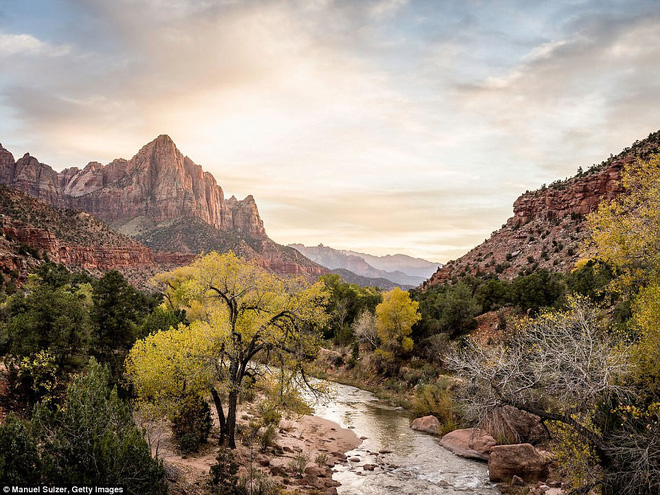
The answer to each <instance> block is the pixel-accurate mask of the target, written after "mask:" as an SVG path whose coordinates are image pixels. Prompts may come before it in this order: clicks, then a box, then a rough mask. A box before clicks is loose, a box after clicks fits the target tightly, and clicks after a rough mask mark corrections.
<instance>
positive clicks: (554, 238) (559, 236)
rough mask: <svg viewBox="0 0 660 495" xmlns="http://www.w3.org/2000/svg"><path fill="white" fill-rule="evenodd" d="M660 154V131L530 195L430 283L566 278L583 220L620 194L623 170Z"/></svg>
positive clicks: (578, 244) (584, 233)
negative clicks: (546, 273) (537, 274)
mask: <svg viewBox="0 0 660 495" xmlns="http://www.w3.org/2000/svg"><path fill="white" fill-rule="evenodd" d="M658 150H660V131H658V132H655V133H653V134H650V135H649V137H648V138H647V139H645V140H643V141H637V142H635V143H634V144H633V145H632V146H631V147H629V148H626V149H625V150H624V151H623V152H622V153H620V154H619V155H617V156H611V157H610V158H609V159H607V160H606V161H604V162H602V163H601V164H600V165H596V166H594V167H592V168H591V169H589V170H587V171H586V172H581V171H580V172H579V173H578V174H577V175H576V176H574V177H572V178H570V179H566V180H564V181H556V182H554V183H552V184H550V185H549V186H547V187H546V186H545V185H544V186H543V187H541V189H538V190H536V191H531V192H530V191H528V192H526V193H525V194H523V195H522V196H520V197H519V198H518V199H517V200H516V201H515V202H514V204H513V216H512V217H511V218H509V219H508V220H507V222H506V223H505V224H504V225H502V228H501V229H499V230H496V231H495V232H493V233H492V234H491V236H490V238H489V239H486V240H485V241H484V242H483V243H481V244H480V245H479V246H477V247H475V248H474V249H472V250H471V251H470V252H468V253H467V254H465V255H464V256H462V257H461V258H459V259H457V260H454V261H450V262H449V263H447V264H446V265H445V266H444V267H443V268H441V269H439V270H438V271H437V272H436V273H435V274H434V275H433V276H432V277H431V278H430V279H429V281H428V282H427V284H429V285H433V284H436V283H444V282H446V281H448V280H451V279H452V278H454V277H461V276H465V275H477V274H488V273H495V274H497V275H498V276H499V277H501V278H506V279H513V278H515V277H516V276H518V275H523V274H528V273H532V272H533V271H536V270H537V269H548V270H553V271H561V272H568V271H570V270H571V269H572V268H573V267H574V265H575V262H576V261H577V260H578V258H579V256H580V251H581V249H582V247H583V241H584V239H585V237H586V236H587V234H588V232H587V229H586V225H585V223H584V220H585V215H587V214H589V213H591V212H593V211H595V210H596V209H597V208H598V205H599V203H600V202H601V201H607V200H611V199H613V198H614V197H615V196H616V195H617V194H620V193H621V191H622V186H621V181H620V179H621V171H622V170H623V168H624V166H626V165H627V164H630V163H634V162H636V161H637V160H640V159H641V160H643V159H645V158H647V157H648V156H649V155H650V154H653V153H657V152H658Z"/></svg>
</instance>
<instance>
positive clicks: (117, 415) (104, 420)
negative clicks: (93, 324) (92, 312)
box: [33, 359, 167, 495]
mask: <svg viewBox="0 0 660 495" xmlns="http://www.w3.org/2000/svg"><path fill="white" fill-rule="evenodd" d="M109 380H110V373H109V371H108V369H107V368H106V367H102V366H101V365H100V364H98V363H97V362H96V361H94V360H93V359H92V360H91V361H90V364H89V373H88V374H87V375H85V376H80V377H78V378H76V379H75V380H74V381H73V383H72V384H71V385H70V386H69V388H68V391H67V396H66V400H65V403H64V406H63V407H61V408H57V409H55V410H54V411H52V410H50V409H49V408H48V407H47V406H45V405H43V404H38V405H37V407H36V408H35V412H34V416H33V425H34V427H35V430H36V432H37V434H38V435H39V438H40V440H41V444H42V445H43V451H42V463H43V467H44V478H45V481H47V482H48V483H53V484H62V485H64V484H75V485H125V484H126V483H127V481H128V480H130V484H129V485H128V486H127V492H126V493H128V494H136V495H138V494H139V495H162V494H164V493H166V492H167V485H166V483H165V471H164V469H163V465H162V463H161V462H160V461H159V460H158V459H154V458H152V457H151V449H150V448H149V445H148V444H147V442H146V441H145V439H144V437H143V436H142V432H141V431H140V430H139V429H138V428H137V426H136V425H135V422H134V420H133V416H132V414H131V411H130V409H129V408H128V406H127V405H126V404H125V403H124V402H123V401H122V400H121V399H120V398H119V397H118V395H117V389H116V388H114V389H112V390H110V388H109V386H108V384H109Z"/></svg>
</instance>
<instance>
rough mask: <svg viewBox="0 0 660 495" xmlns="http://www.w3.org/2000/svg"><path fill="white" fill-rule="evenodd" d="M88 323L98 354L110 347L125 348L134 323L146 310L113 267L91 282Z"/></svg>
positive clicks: (131, 339) (132, 335)
mask: <svg viewBox="0 0 660 495" xmlns="http://www.w3.org/2000/svg"><path fill="white" fill-rule="evenodd" d="M92 301H93V307H92V311H91V317H92V322H93V324H94V330H95V333H96V345H97V346H98V348H99V349H100V355H101V357H104V358H107V357H108V354H109V352H110V350H111V349H124V350H128V349H130V347H131V346H132V345H133V342H134V341H135V337H136V325H137V323H138V321H140V320H141V317H143V316H144V314H145V313H146V300H145V298H144V296H143V295H142V294H141V293H139V292H138V291H136V290H135V288H134V287H133V286H132V285H131V284H129V283H128V282H127V281H126V279H125V278H124V276H123V275H122V274H121V273H119V272H118V271H116V270H110V271H109V272H106V273H105V274H104V275H103V277H101V278H100V279H99V280H98V281H97V282H96V284H94V293H93V295H92Z"/></svg>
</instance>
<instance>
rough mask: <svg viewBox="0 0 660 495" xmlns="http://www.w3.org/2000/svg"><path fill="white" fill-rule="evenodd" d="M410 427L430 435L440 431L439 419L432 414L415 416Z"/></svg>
mask: <svg viewBox="0 0 660 495" xmlns="http://www.w3.org/2000/svg"><path fill="white" fill-rule="evenodd" d="M410 427H411V428H412V429H413V430H417V431H423V432H424V433H431V434H432V435H437V434H438V432H440V421H438V418H436V417H435V416H433V415H430V416H424V417H423V418H417V419H415V420H413V422H412V424H411V425H410Z"/></svg>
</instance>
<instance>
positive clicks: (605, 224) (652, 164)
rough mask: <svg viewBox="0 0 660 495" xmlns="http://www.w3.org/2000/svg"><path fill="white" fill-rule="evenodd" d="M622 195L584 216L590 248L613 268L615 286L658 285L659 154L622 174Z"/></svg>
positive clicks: (629, 287) (630, 287) (620, 288)
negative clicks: (589, 231) (588, 228)
mask: <svg viewBox="0 0 660 495" xmlns="http://www.w3.org/2000/svg"><path fill="white" fill-rule="evenodd" d="M621 180H622V184H623V188H624V193H623V194H620V195H619V196H617V197H616V198H615V199H614V200H612V201H610V202H609V203H605V202H603V203H601V204H600V205H599V207H598V210H597V211H596V212H594V213H592V214H591V215H589V216H588V217H587V220H588V224H589V227H590V229H591V245H592V246H593V247H595V249H596V251H597V252H598V256H599V257H600V258H601V259H602V260H603V261H604V262H605V263H607V264H608V265H610V266H612V267H613V268H614V272H615V275H616V276H617V278H616V281H615V287H616V288H617V289H618V290H631V289H632V290H633V291H634V290H635V288H636V287H639V286H641V285H646V284H649V283H660V229H659V228H658V225H659V223H660V155H655V156H653V157H651V158H650V159H649V160H648V161H647V162H634V163H632V164H629V165H627V166H626V167H625V168H624V171H623V174H622V179H621Z"/></svg>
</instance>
